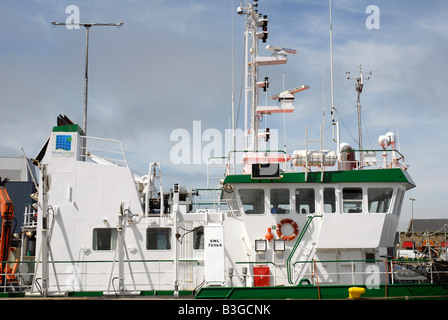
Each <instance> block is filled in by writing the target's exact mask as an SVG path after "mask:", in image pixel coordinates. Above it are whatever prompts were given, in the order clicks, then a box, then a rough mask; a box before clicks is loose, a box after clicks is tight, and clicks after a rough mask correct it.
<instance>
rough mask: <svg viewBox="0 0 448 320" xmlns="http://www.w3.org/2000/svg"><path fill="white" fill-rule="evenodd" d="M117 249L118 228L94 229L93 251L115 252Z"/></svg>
mask: <svg viewBox="0 0 448 320" xmlns="http://www.w3.org/2000/svg"><path fill="white" fill-rule="evenodd" d="M116 248H117V228H96V229H93V250H115V249H116Z"/></svg>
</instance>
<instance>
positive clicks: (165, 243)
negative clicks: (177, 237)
mask: <svg viewBox="0 0 448 320" xmlns="http://www.w3.org/2000/svg"><path fill="white" fill-rule="evenodd" d="M146 249H148V250H170V249H171V228H148V229H146Z"/></svg>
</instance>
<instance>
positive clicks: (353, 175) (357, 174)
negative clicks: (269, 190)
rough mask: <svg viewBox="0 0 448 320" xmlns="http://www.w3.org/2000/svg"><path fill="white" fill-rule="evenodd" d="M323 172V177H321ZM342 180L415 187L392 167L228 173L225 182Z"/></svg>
mask: <svg viewBox="0 0 448 320" xmlns="http://www.w3.org/2000/svg"><path fill="white" fill-rule="evenodd" d="M322 174H323V179H321V177H322ZM343 182H356V183H360V182H382V183H384V182H399V183H406V184H408V186H407V189H411V188H413V187H415V183H414V181H412V179H411V177H410V176H409V174H408V172H407V171H404V170H401V169H399V168H394V169H368V170H350V171H325V172H323V173H321V172H308V174H306V173H305V172H285V173H283V174H282V177H281V178H280V179H252V177H251V175H247V174H239V175H228V176H227V177H226V178H225V179H224V184H226V183H343Z"/></svg>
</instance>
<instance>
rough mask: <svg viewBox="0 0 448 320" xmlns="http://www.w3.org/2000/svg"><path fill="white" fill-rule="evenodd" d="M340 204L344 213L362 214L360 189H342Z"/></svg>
mask: <svg viewBox="0 0 448 320" xmlns="http://www.w3.org/2000/svg"><path fill="white" fill-rule="evenodd" d="M342 203H343V210H344V212H345V213H360V212H362V189H361V188H344V189H342Z"/></svg>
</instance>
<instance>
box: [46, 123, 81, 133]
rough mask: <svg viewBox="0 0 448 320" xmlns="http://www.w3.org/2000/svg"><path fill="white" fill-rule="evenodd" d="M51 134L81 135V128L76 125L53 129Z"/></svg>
mask: <svg viewBox="0 0 448 320" xmlns="http://www.w3.org/2000/svg"><path fill="white" fill-rule="evenodd" d="M53 132H78V133H79V134H82V133H83V131H82V129H81V127H80V126H79V125H77V124H70V125H66V126H57V127H53Z"/></svg>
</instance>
